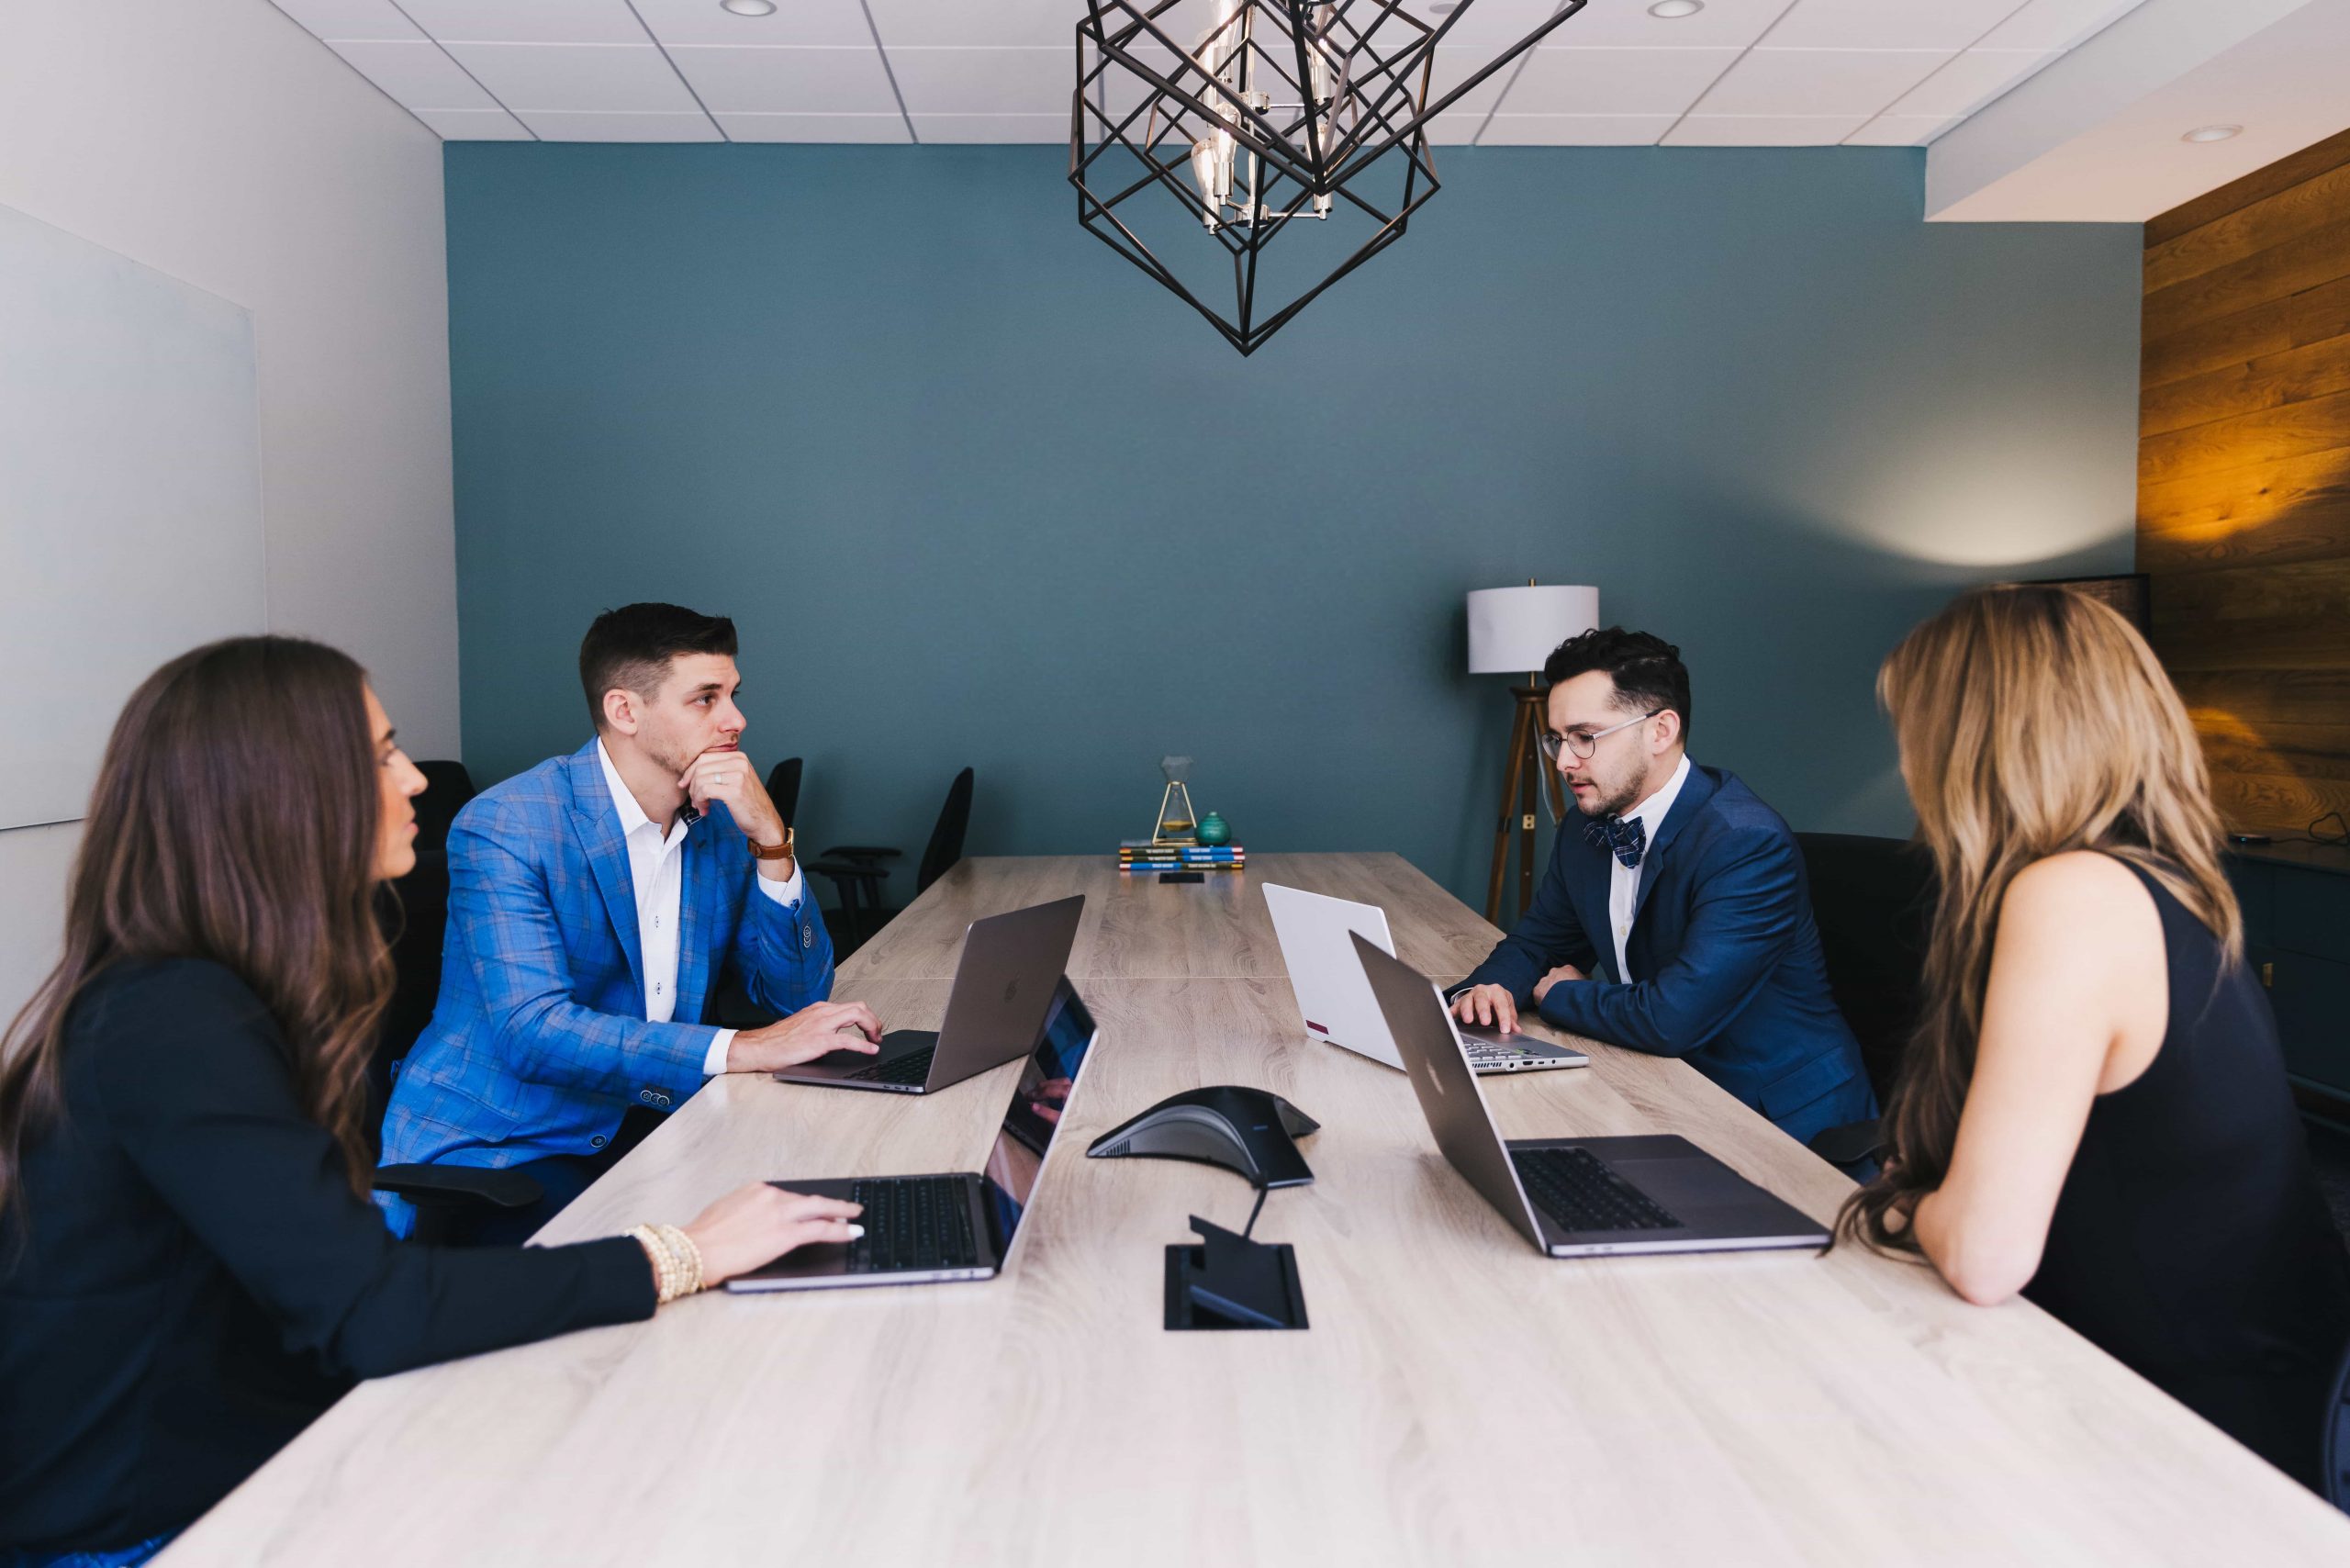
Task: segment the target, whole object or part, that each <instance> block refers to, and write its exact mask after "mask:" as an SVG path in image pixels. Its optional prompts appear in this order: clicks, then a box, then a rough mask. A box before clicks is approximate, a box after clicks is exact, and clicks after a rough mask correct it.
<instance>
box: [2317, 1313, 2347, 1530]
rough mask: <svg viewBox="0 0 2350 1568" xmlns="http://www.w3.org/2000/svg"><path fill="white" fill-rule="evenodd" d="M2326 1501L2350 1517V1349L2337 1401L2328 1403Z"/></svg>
mask: <svg viewBox="0 0 2350 1568" xmlns="http://www.w3.org/2000/svg"><path fill="white" fill-rule="evenodd" d="M2322 1455H2323V1459H2324V1463H2325V1500H2326V1501H2327V1502H2329V1503H2331V1504H2333V1506H2335V1507H2337V1508H2339V1509H2341V1510H2342V1511H2343V1512H2344V1513H2345V1514H2350V1346H2345V1347H2344V1349H2343V1352H2342V1365H2341V1366H2340V1367H2339V1368H2338V1369H2337V1370H2336V1371H2335V1372H2334V1374H2333V1398H2331V1399H2329V1400H2327V1401H2326V1402H2325V1446H2324V1448H2323V1450H2322Z"/></svg>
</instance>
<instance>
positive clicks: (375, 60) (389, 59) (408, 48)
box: [327, 41, 498, 109]
mask: <svg viewBox="0 0 2350 1568" xmlns="http://www.w3.org/2000/svg"><path fill="white" fill-rule="evenodd" d="M327 47H328V48H329V49H330V50H334V51H335V52H336V53H337V54H339V55H341V56H342V57H343V59H345V60H347V61H349V62H351V63H352V64H353V66H354V67H355V68H357V70H358V72H359V73H360V74H361V75H362V76H364V77H366V78H367V80H369V81H370V82H373V83H374V84H375V85H376V86H378V87H381V88H382V89H383V90H384V91H385V92H386V93H389V94H390V95H392V96H393V97H395V98H397V99H398V100H399V101H400V102H401V103H403V104H406V105H407V106H408V107H409V108H412V109H494V108H496V107H498V100H497V99H496V98H493V97H491V96H490V95H488V94H487V93H486V92H484V91H482V88H481V84H479V83H477V82H476V81H475V80H474V79H473V78H472V77H470V76H468V75H466V74H465V73H464V71H462V70H460V69H459V68H458V66H457V62H455V61H453V60H451V59H450V58H449V57H448V56H447V55H446V54H444V53H442V50H441V46H440V45H439V44H437V43H432V42H430V41H427V42H424V43H370V42H360V41H351V42H343V43H330V44H329V45H327Z"/></svg>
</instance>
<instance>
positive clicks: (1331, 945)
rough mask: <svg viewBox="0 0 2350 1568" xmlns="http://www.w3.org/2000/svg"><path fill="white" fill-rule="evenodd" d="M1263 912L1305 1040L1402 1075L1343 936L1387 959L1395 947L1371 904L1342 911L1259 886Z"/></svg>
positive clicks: (1295, 892) (1301, 894)
mask: <svg viewBox="0 0 2350 1568" xmlns="http://www.w3.org/2000/svg"><path fill="white" fill-rule="evenodd" d="M1263 886H1264V890H1265V907H1266V908H1268V909H1270V910H1271V911H1272V914H1273V935H1276V936H1278V937H1279V938H1281V962H1282V963H1283V964H1285V965H1286V966H1288V969H1289V984H1290V990H1291V991H1292V993H1293V994H1294V995H1295V996H1296V998H1297V1011H1298V1015H1299V1017H1300V1018H1302V1019H1303V1020H1304V1024H1305V1032H1306V1033H1307V1034H1309V1035H1311V1036H1314V1037H1315V1039H1317V1040H1326V1041H1328V1042H1329V1043H1330V1044H1331V1045H1334V1046H1344V1047H1346V1048H1347V1049H1348V1050H1350V1051H1354V1052H1356V1053H1358V1054H1360V1055H1362V1056H1367V1057H1369V1058H1371V1060H1373V1061H1381V1062H1385V1063H1386V1064H1387V1065H1388V1066H1389V1067H1392V1068H1394V1069H1395V1070H1397V1071H1399V1072H1400V1071H1401V1070H1403V1067H1404V1058H1403V1056H1402V1054H1401V1053H1399V1052H1398V1051H1397V1050H1396V1049H1395V1039H1394V1036H1392V1035H1390V1034H1389V1033H1388V1032H1387V1019H1386V1017H1385V1015H1383V1014H1382V1013H1381V1012H1380V1011H1379V999H1378V997H1376V996H1375V995H1373V994H1372V992H1371V980H1370V979H1369V978H1368V977H1366V976H1365V975H1364V974H1363V972H1362V961H1361V960H1360V959H1359V958H1356V957H1355V950H1354V944H1353V943H1352V942H1351V941H1350V940H1348V935H1349V933H1358V932H1359V933H1360V934H1361V935H1362V938H1363V940H1364V941H1366V942H1375V943H1377V944H1378V945H1379V950H1380V951H1381V952H1382V953H1386V954H1388V955H1390V956H1393V953H1394V951H1395V944H1394V943H1393V941H1392V940H1390V939H1389V937H1388V935H1387V913H1386V912H1385V911H1384V910H1382V909H1381V908H1380V907H1379V906H1378V905H1377V904H1372V903H1350V902H1348V901H1347V900H1345V899H1334V898H1330V897H1328V896H1326V895H1325V894H1322V893H1309V892H1307V891H1306V890H1304V889H1303V888H1285V887H1283V886H1281V884H1280V883H1279V882H1267V883H1264V884H1263Z"/></svg>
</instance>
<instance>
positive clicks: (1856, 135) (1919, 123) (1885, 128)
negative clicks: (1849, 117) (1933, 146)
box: [1844, 115, 1958, 147]
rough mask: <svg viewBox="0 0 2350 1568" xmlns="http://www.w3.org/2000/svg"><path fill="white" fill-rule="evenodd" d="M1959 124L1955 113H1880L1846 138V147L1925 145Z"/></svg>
mask: <svg viewBox="0 0 2350 1568" xmlns="http://www.w3.org/2000/svg"><path fill="white" fill-rule="evenodd" d="M1957 123H1958V118H1957V117H1955V116H1952V115H1879V116H1877V117H1876V118H1874V119H1873V120H1871V121H1869V123H1868V124H1866V125H1864V126H1863V127H1861V129H1858V130H1856V131H1854V132H1852V135H1850V136H1848V137H1846V138H1845V139H1844V145H1845V146H1847V147H1923V146H1925V145H1926V143H1928V142H1929V141H1931V140H1933V139H1934V138H1935V137H1937V136H1940V135H1941V134H1942V132H1943V131H1945V130H1948V129H1950V128H1951V127H1953V126H1954V125H1956V124H1957Z"/></svg>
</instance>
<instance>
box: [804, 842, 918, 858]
mask: <svg viewBox="0 0 2350 1568" xmlns="http://www.w3.org/2000/svg"><path fill="white" fill-rule="evenodd" d="M905 853H906V852H905V851H904V850H902V849H888V848H884V847H882V846H878V845H870V844H835V845H834V846H832V847H831V848H830V849H827V850H825V851H824V857H825V858H826V859H828V860H829V859H831V858H833V857H835V856H838V857H841V858H842V859H845V860H899V859H902V858H904V857H905Z"/></svg>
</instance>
